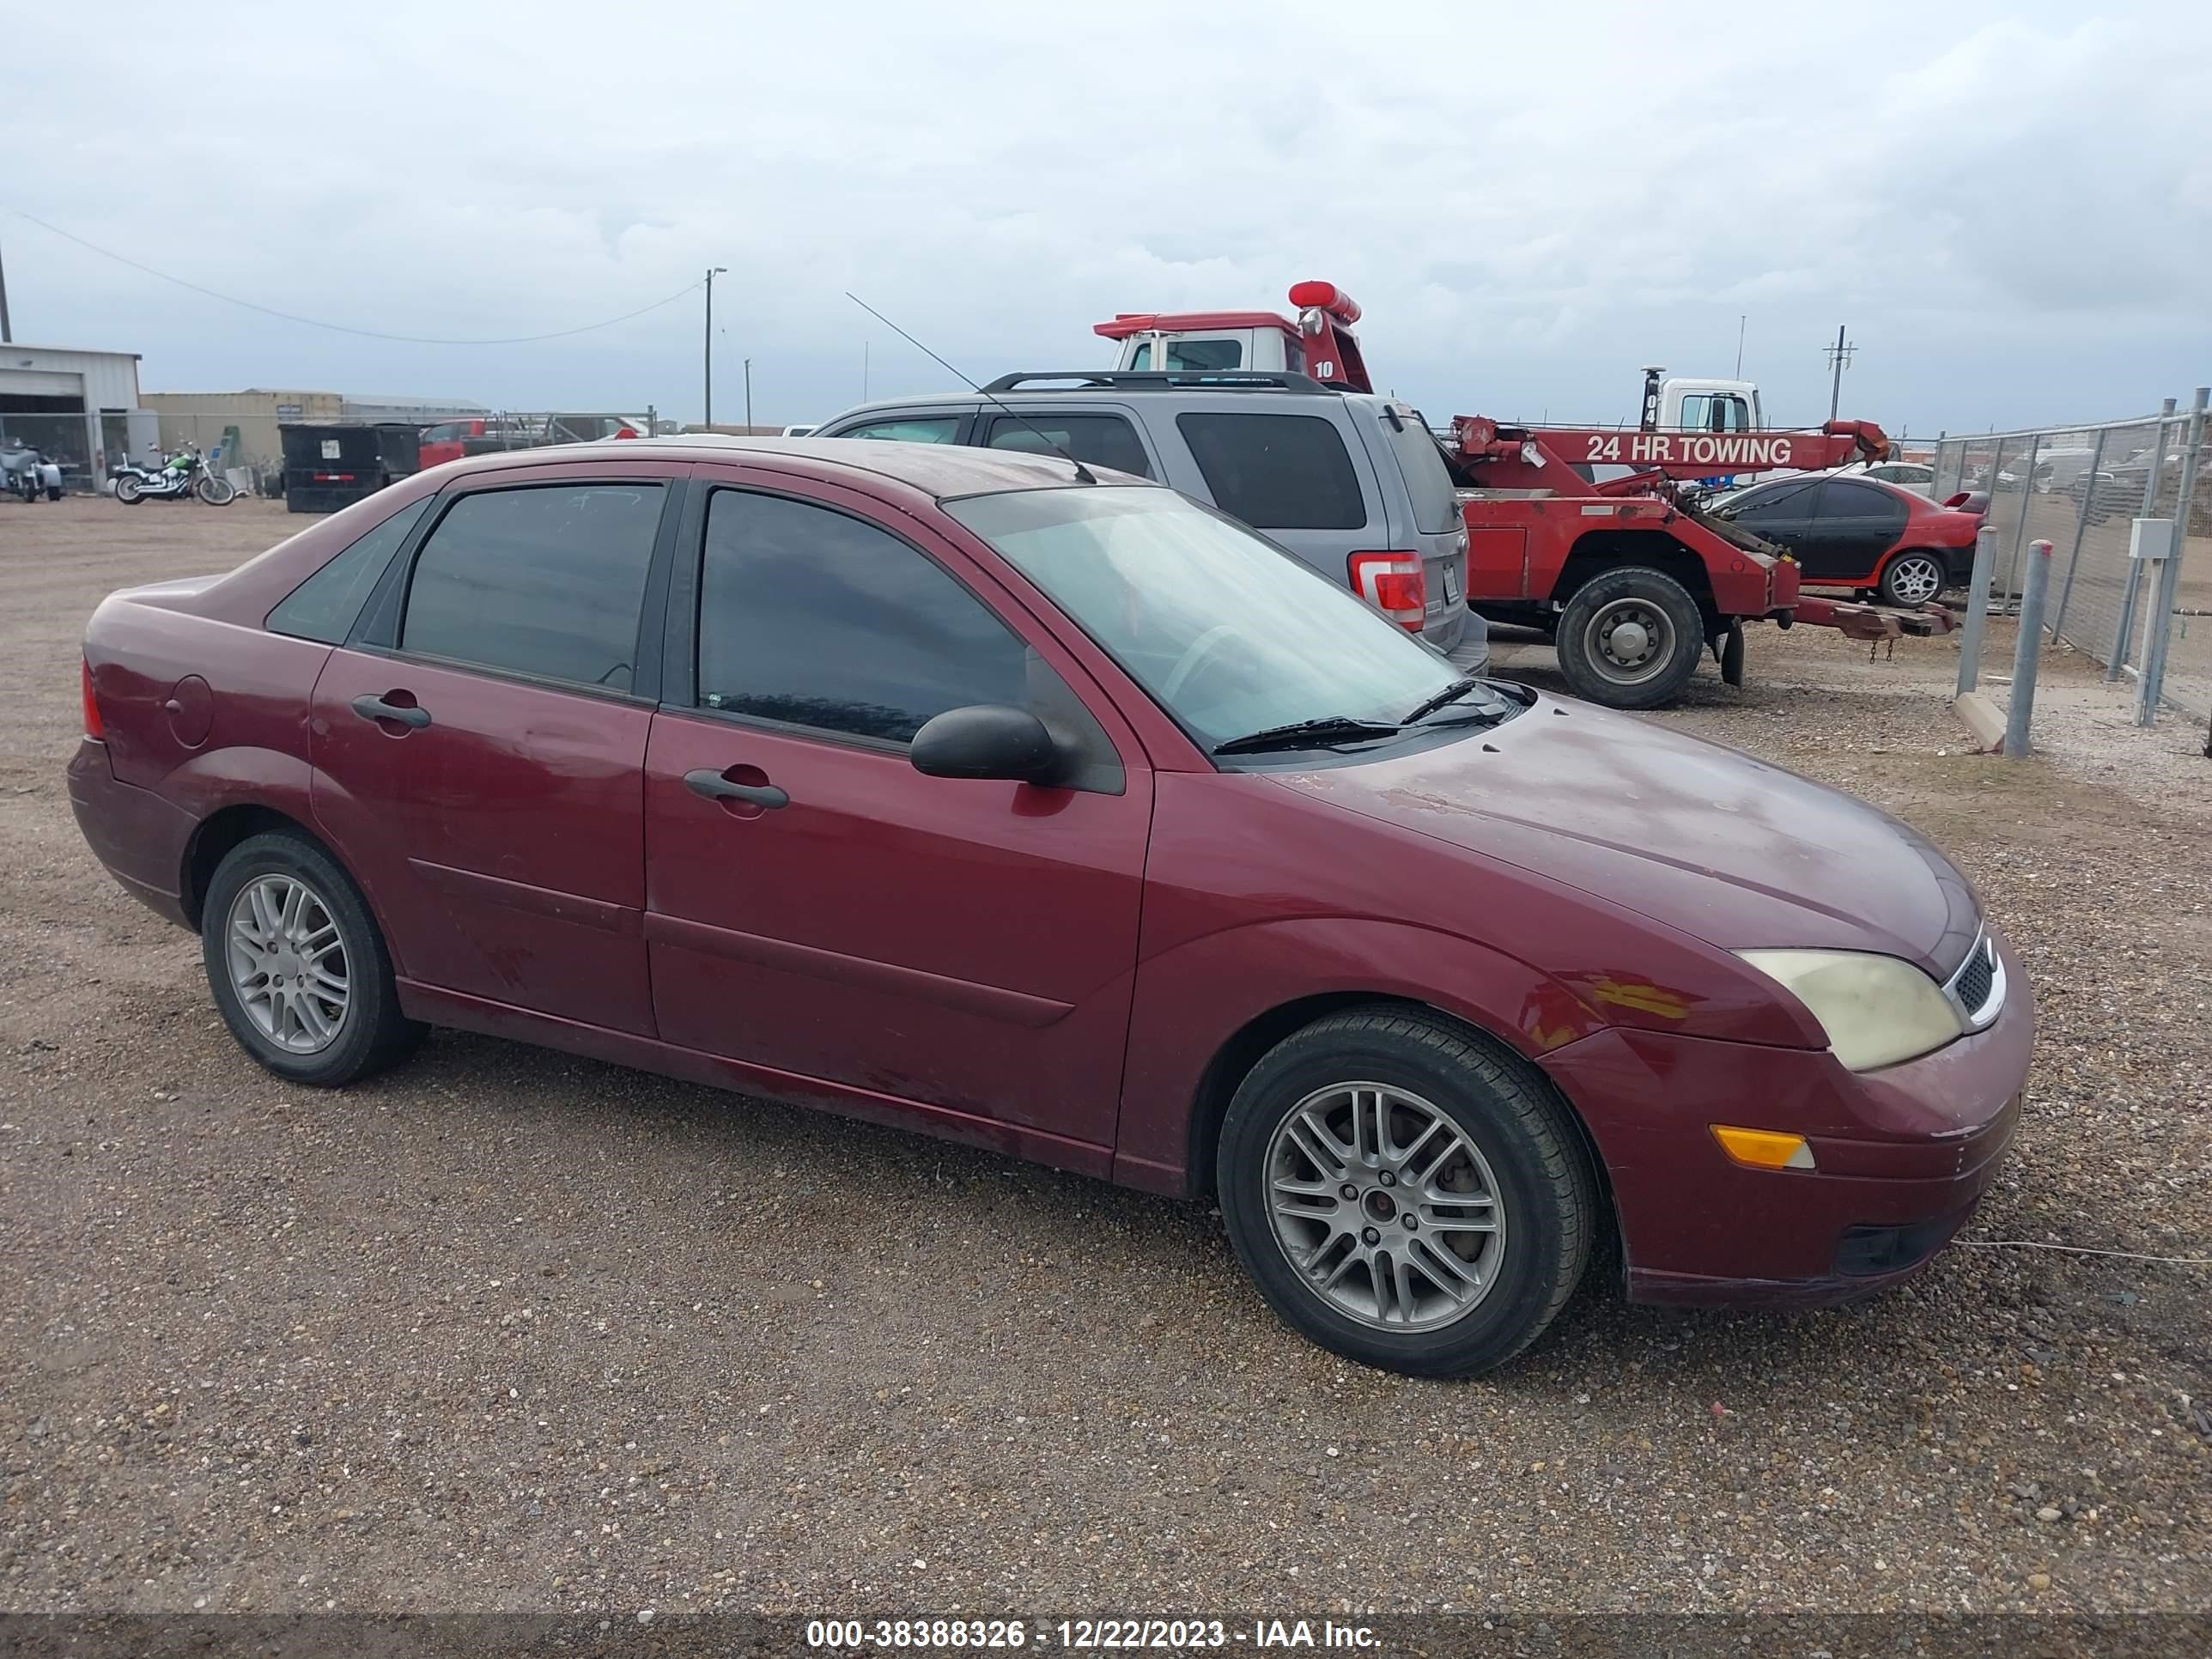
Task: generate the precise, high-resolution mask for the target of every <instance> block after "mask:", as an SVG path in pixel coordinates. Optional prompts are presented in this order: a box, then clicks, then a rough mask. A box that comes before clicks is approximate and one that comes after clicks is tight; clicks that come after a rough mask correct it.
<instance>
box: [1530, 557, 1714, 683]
mask: <svg viewBox="0 0 2212 1659" xmlns="http://www.w3.org/2000/svg"><path fill="white" fill-rule="evenodd" d="M1704 651H1705V617H1704V616H1703V615H1702V614H1701V613H1700V612H1699V609H1698V602H1697V601H1696V600H1695V599H1692V598H1691V597H1690V592H1689V590H1688V589H1687V588H1686V587H1684V586H1682V584H1681V583H1680V582H1679V581H1677V580H1674V577H1672V576H1670V575H1668V574H1667V573H1666V572H1665V571H1663V570H1654V569H1652V568H1650V567H1649V566H1645V565H1631V566H1629V567H1627V568H1625V569H1620V570H1608V571H1607V572H1605V573H1604V574H1602V575H1600V576H1597V577H1595V578H1593V579H1592V580H1589V581H1587V582H1584V583H1583V585H1582V586H1580V587H1578V588H1577V589H1576V590H1575V592H1574V595H1573V597H1571V599H1568V601H1567V603H1566V606H1565V609H1564V610H1562V611H1560V613H1559V671H1560V672H1561V673H1562V674H1564V675H1565V677H1566V681H1567V684H1568V685H1569V686H1570V687H1571V688H1572V690H1573V691H1574V693H1575V695H1576V696H1578V697H1587V698H1589V700H1590V702H1599V703H1603V704H1604V705H1605V706H1606V707H1607V708H1661V707H1662V706H1663V705H1665V704H1667V703H1670V702H1674V699H1675V698H1676V697H1678V696H1680V695H1681V693H1682V688H1683V687H1684V686H1686V685H1687V684H1689V683H1690V679H1691V677H1692V676H1693V675H1694V674H1696V672H1697V671H1698V659H1699V656H1700V655H1701V654H1703V653H1704Z"/></svg>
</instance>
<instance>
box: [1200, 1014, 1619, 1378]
mask: <svg viewBox="0 0 2212 1659" xmlns="http://www.w3.org/2000/svg"><path fill="white" fill-rule="evenodd" d="M1217 1180H1218V1191H1219V1194H1220V1199H1221V1211H1222V1215H1223V1217H1224V1218H1225V1221H1226V1223H1227V1225H1228V1228H1229V1236H1230V1239H1231V1243H1233V1244H1234V1245H1235V1246H1236V1249H1237V1256H1238V1258H1239V1259H1240V1260H1242V1261H1243V1263H1244V1267H1245V1269H1246V1271H1248V1272H1249V1273H1250V1274H1251V1275H1252V1278H1253V1280H1254V1282H1255V1284H1257V1285H1258V1286H1259V1287H1260V1291H1261V1294H1262V1295H1264V1296H1265V1297H1267V1301H1268V1303H1269V1304H1271V1305H1272V1306H1273V1308H1274V1310H1275V1311H1276V1312H1277V1313H1278V1314H1279V1315H1281V1316H1282V1317H1283V1318H1284V1319H1285V1320H1286V1321H1287V1322H1289V1323H1290V1324H1291V1325H1292V1326H1293V1327H1295V1328H1297V1330H1299V1331H1300V1332H1302V1333H1303V1334H1304V1335H1306V1336H1308V1337H1310V1339H1312V1340H1314V1341H1316V1342H1317V1343H1319V1344H1320V1345H1321V1346H1323V1347H1325V1348H1328V1349H1330V1350H1332V1351H1333V1352H1337V1353H1340V1354H1342V1355H1344V1356H1345V1357H1346V1358H1350V1359H1356V1360H1358V1361H1360V1362H1361V1363H1362V1364H1369V1365H1376V1366H1380V1367H1382V1368H1383V1369H1384V1370H1395V1371H1403V1372H1406V1373H1407V1374H1408V1375H1411V1376H1467V1375H1470V1374H1472V1373H1474V1372H1476V1371H1480V1370H1489V1369H1490V1368H1491V1367H1492V1366H1495V1365H1499V1364H1504V1362H1505V1361H1506V1360H1508V1359H1510V1358H1512V1357H1513V1356H1514V1355H1515V1354H1516V1353H1518V1352H1521V1350H1522V1349H1523V1348H1525V1347H1526V1346H1528V1344H1529V1343H1530V1342H1532V1341H1534V1340H1535V1339H1536V1337H1537V1336H1538V1335H1539V1334H1541V1332H1542V1331H1543V1329H1544V1328H1545V1327H1546V1326H1547V1325H1548V1324H1550V1323H1551V1322H1552V1319H1553V1316H1555V1315H1556V1314H1557V1313H1558V1312H1559V1309H1560V1308H1561V1307H1562V1306H1564V1305H1565V1303H1566V1300H1567V1298H1568V1297H1569V1296H1571V1294H1572V1293H1573V1291H1574V1289H1575V1286H1576V1284H1577V1282H1578V1281H1579V1280H1580V1279H1581V1277H1582V1273H1583V1265H1584V1263H1585V1261H1587V1259H1588V1256H1589V1248H1590V1240H1591V1237H1592V1235H1593V1233H1594V1231H1595V1225H1596V1219H1597V1215H1598V1204H1597V1198H1596V1192H1595V1183H1594V1182H1593V1179H1592V1176H1591V1173H1590V1170H1589V1167H1588V1164H1587V1162H1586V1160H1585V1158H1584V1157H1583V1150H1582V1146H1581V1142H1580V1139H1579V1137H1578V1136H1577V1133H1576V1131H1575V1129H1574V1127H1573V1126H1572V1125H1571V1123H1570V1122H1569V1121H1567V1119H1566V1115H1565V1110H1564V1109H1563V1108H1562V1107H1561V1106H1560V1105H1559V1103H1558V1102H1557V1100H1556V1099H1555V1098H1554V1097H1553V1096H1552V1094H1551V1092H1550V1091H1548V1090H1547V1088H1546V1087H1545V1086H1544V1085H1543V1084H1542V1083H1541V1080H1540V1079H1534V1078H1533V1077H1530V1076H1529V1075H1528V1074H1527V1073H1525V1072H1523V1071H1522V1068H1521V1067H1520V1066H1518V1064H1517V1063H1516V1062H1514V1061H1512V1060H1509V1059H1507V1058H1505V1057H1504V1056H1501V1055H1500V1054H1498V1053H1496V1052H1494V1051H1492V1049H1491V1048H1488V1047H1487V1046H1486V1045H1485V1044H1483V1043H1482V1042H1480V1041H1478V1040H1476V1039H1474V1038H1473V1037H1472V1036H1470V1035H1468V1034H1467V1033H1465V1032H1463V1031H1462V1030H1460V1029H1458V1028H1456V1027H1454V1026H1452V1025H1450V1024H1448V1023H1446V1022H1444V1021H1443V1020H1440V1019H1434V1018H1429V1017H1426V1016H1424V1015H1422V1014H1420V1013H1419V1012H1414V1011H1409V1010H1401V1009H1398V1008H1391V1007H1376V1008H1370V1009H1367V1010H1364V1011H1354V1012H1349V1013H1345V1014H1340V1015H1335V1016H1333V1017H1331V1018H1328V1019H1324V1020H1322V1021H1320V1022H1318V1023H1316V1024H1313V1025H1310V1026H1308V1027H1307V1028H1306V1029H1305V1030H1302V1031H1300V1032H1298V1033H1297V1034H1296V1035H1295V1036H1291V1037H1289V1038H1287V1039H1285V1041H1284V1042H1281V1043H1280V1044H1279V1045H1278V1046H1277V1047H1276V1048H1273V1050H1271V1051H1270V1052H1269V1053H1268V1054H1267V1055H1266V1056H1265V1057H1264V1058H1263V1059H1261V1061H1260V1063H1259V1064H1258V1065H1257V1066H1255V1067H1254V1068H1253V1070H1252V1072H1251V1073H1250V1074H1249V1076H1248V1077H1247V1078H1246V1079H1244V1082H1243V1085H1242V1086H1240V1087H1239V1088H1238V1090H1237V1097H1236V1099H1235V1100H1234V1101H1233V1102H1231V1105H1230V1108H1229V1115H1228V1117H1227V1119H1226V1120H1225V1121H1224V1123H1223V1125H1222V1134H1221V1145H1220V1149H1219V1152H1218V1170H1217Z"/></svg>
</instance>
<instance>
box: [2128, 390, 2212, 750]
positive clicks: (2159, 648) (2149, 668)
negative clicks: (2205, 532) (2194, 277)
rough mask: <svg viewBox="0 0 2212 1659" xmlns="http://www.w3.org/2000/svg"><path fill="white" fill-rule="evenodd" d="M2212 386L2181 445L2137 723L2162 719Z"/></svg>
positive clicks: (2148, 620)
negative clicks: (2160, 711) (2170, 640)
mask: <svg viewBox="0 0 2212 1659" xmlns="http://www.w3.org/2000/svg"><path fill="white" fill-rule="evenodd" d="M2208 397H2212V386H2198V387H2197V398H2196V401H2194V402H2193V403H2191V404H2190V405H2189V426H2188V428H2187V435H2186V436H2185V438H2184V439H2183V441H2182V447H2181V488H2180V490H2179V492H2178V493H2177V494H2176V495H2175V496H2174V504H2173V550H2172V552H2171V553H2169V554H2167V555H2166V564H2165V568H2163V569H2161V570H2160V572H2159V573H2158V592H2157V593H2156V594H2155V595H2154V598H2153V601H2152V609H2151V612H2150V614H2149V615H2148V616H2147V617H2144V618H2143V665H2142V678H2141V679H2140V680H2138V681H2137V682H2136V725H2137V726H2149V725H2152V724H2154V723H2155V722H2156V720H2157V719H2158V704H2159V697H2160V694H2161V693H2163V692H2164V690H2166V641H2167V639H2168V638H2169V637H2170V636H2171V635H2172V633H2173V605H2174V600H2175V599H2177V598H2178V597H2179V593H2180V588H2181V552H2182V550H2183V549H2184V548H2185V547H2186V546H2188V544H2189V506H2190V502H2191V501H2192V500H2193V499H2194V498H2195V496H2196V494H2197V451H2198V450H2199V449H2201V448H2203V446H2204V404H2205V399H2206V398H2208Z"/></svg>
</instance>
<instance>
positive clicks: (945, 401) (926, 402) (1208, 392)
mask: <svg viewBox="0 0 2212 1659" xmlns="http://www.w3.org/2000/svg"><path fill="white" fill-rule="evenodd" d="M1225 372H1228V373H1233V372H1234V371H1225ZM1091 373H1096V374H1097V375H1098V376H1099V377H1100V379H1099V381H1098V382H1097V383H1096V384H1093V385H1090V386H1084V385H1078V384H1072V383H1073V382H1074V381H1075V380H1077V378H1078V376H1079V375H1082V374H1091ZM1114 373H1115V371H1114V370H1111V369H1098V370H1096V371H1092V370H1078V369H1071V370H1069V371H1068V372H1067V374H1066V376H1065V378H1066V380H1068V381H1070V382H1071V384H1069V385H1066V386H1009V387H1007V388H1006V390H1004V391H1002V392H939V393H937V394H936V395H935V396H933V397H931V396H912V397H905V398H877V399H875V400H873V401H872V402H869V403H865V404H854V405H853V406H852V407H851V408H850V409H841V410H838V411H837V412H836V414H835V415H831V416H828V417H827V418H825V419H824V420H823V422H822V424H823V426H825V427H827V426H840V425H842V424H843V423H844V422H847V421H849V420H852V419H854V418H855V417H856V416H862V415H901V414H904V413H906V412H908V410H933V409H968V408H971V407H978V408H980V407H991V406H997V405H1001V404H1003V405H1004V406H1005V407H1006V408H1007V409H1010V410H1019V409H1020V408H1021V407H1022V405H1023V404H1030V403H1042V404H1084V403H1096V404H1127V403H1129V402H1130V401H1132V400H1133V399H1141V400H1142V402H1143V403H1144V404H1151V403H1152V402H1154V401H1155V400H1157V399H1159V398H1182V399H1185V400H1191V399H1196V398H1207V399H1222V400H1225V401H1226V402H1227V404H1229V406H1231V407H1234V406H1239V405H1242V404H1246V403H1252V404H1257V405H1258V406H1260V407H1261V408H1273V407H1275V406H1277V405H1279V404H1285V403H1287V404H1291V405H1293V406H1294V407H1295V408H1296V409H1297V410H1298V412H1300V413H1301V414H1309V415H1310V414H1311V413H1313V412H1314V394H1313V393H1312V392H1297V391H1292V390H1290V389H1288V388H1286V387H1281V386H1202V385H1200V386H1144V387H1141V388H1139V387H1133V386H1115V385H1111V384H1109V383H1107V382H1106V380H1105V377H1106V376H1107V375H1109V374H1114ZM1127 378H1132V379H1133V378H1134V377H1133V376H1131V377H1127ZM1322 390H1323V391H1324V392H1326V393H1327V394H1328V395H1329V396H1332V397H1334V398H1337V399H1339V400H1340V401H1341V402H1345V403H1350V402H1352V401H1354V400H1362V399H1364V400H1366V401H1368V402H1370V403H1382V402H1387V401H1389V400H1388V399H1386V398H1383V395H1382V394H1381V393H1380V392H1354V391H1351V390H1348V389H1346V388H1344V387H1340V386H1326V387H1323V388H1322ZM1409 407H1410V405H1409Z"/></svg>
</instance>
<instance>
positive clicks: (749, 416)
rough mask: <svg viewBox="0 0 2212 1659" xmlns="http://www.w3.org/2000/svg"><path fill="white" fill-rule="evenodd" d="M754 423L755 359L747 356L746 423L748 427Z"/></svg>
mask: <svg viewBox="0 0 2212 1659" xmlns="http://www.w3.org/2000/svg"><path fill="white" fill-rule="evenodd" d="M752 423H753V360H752V359H751V358H750V357H748V358H746V359H745V425H746V427H747V428H749V429H750V427H751V426H752Z"/></svg>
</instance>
